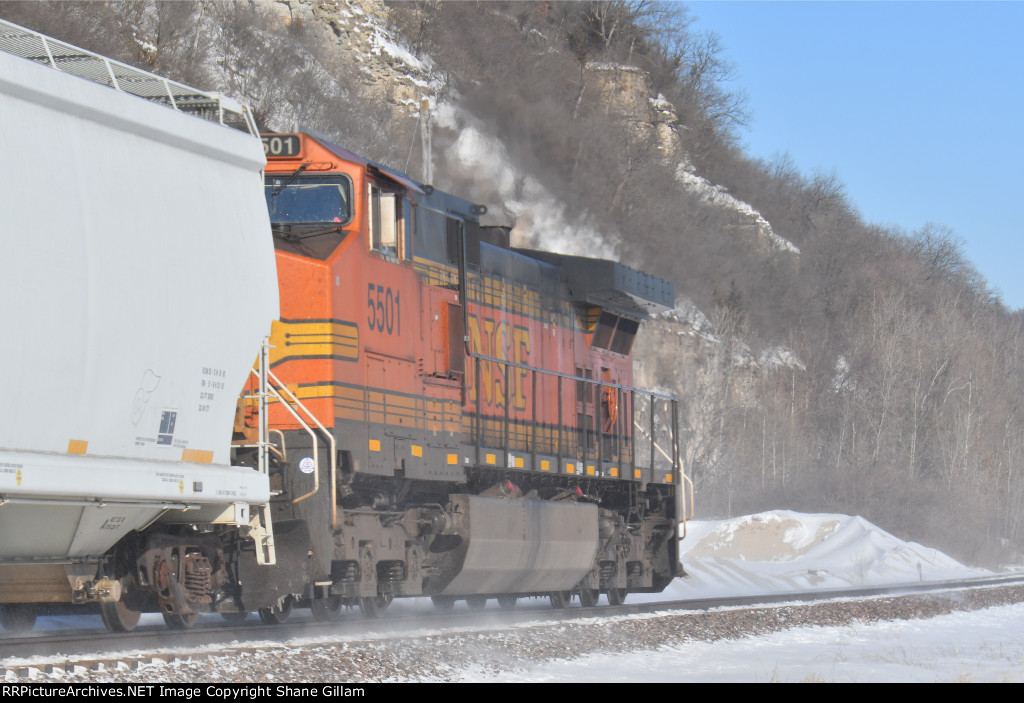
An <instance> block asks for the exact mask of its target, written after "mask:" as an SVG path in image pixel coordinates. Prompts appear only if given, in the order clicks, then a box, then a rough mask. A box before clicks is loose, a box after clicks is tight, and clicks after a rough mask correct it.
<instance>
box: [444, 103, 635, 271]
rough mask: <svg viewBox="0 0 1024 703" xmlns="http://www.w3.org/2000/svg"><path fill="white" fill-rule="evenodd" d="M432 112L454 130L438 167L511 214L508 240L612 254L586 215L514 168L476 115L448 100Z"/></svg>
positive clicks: (582, 253) (558, 249)
mask: <svg viewBox="0 0 1024 703" xmlns="http://www.w3.org/2000/svg"><path fill="white" fill-rule="evenodd" d="M434 118H435V122H436V124H437V125H438V126H439V127H443V128H445V129H449V130H452V131H453V132H455V134H456V137H455V141H454V142H453V143H452V144H451V146H449V147H448V148H447V149H446V150H445V152H444V158H445V163H444V170H445V171H447V172H448V173H449V174H458V175H461V176H463V177H468V178H469V179H470V180H472V182H473V183H474V186H475V188H476V192H475V193H474V197H475V198H476V199H480V198H481V196H484V197H486V198H487V201H486V204H487V205H488V206H489V207H491V208H492V212H494V208H495V206H499V205H500V206H502V207H503V208H504V210H505V212H506V214H507V216H508V217H510V218H511V219H512V222H511V224H513V229H512V245H513V246H521V247H532V248H538V249H544V250H545V251H553V252H556V253H559V254H572V255H576V256H590V257H597V258H605V259H615V260H618V247H617V246H616V245H615V244H614V243H612V242H610V241H609V239H610V238H609V237H607V236H605V234H604V233H602V232H601V231H600V229H598V227H597V226H596V224H595V223H594V222H592V221H591V218H590V217H589V215H588V214H586V213H583V214H582V215H580V216H577V217H575V218H573V217H572V216H571V215H569V214H568V213H567V212H566V208H565V205H564V204H563V203H561V202H560V201H559V200H557V199H556V198H555V197H554V196H553V195H552V194H551V193H550V192H549V191H548V190H547V189H546V188H544V186H543V185H542V184H541V183H540V182H539V181H537V180H536V179H535V178H532V177H530V176H528V175H526V174H523V173H522V172H520V171H519V170H517V169H516V168H515V166H514V165H513V164H512V160H511V159H510V158H509V156H508V151H507V150H506V149H505V145H504V144H503V143H502V142H501V140H500V139H498V138H497V137H494V136H492V135H489V134H487V132H486V131H485V129H484V128H483V126H482V125H481V124H480V122H479V120H477V119H476V118H475V117H473V116H472V115H470V114H469V113H467V112H466V111H465V110H463V109H462V108H461V107H459V106H457V105H454V104H452V103H448V102H445V103H439V104H438V105H437V107H436V111H435V114H434ZM503 224H510V223H508V222H505V223H503Z"/></svg>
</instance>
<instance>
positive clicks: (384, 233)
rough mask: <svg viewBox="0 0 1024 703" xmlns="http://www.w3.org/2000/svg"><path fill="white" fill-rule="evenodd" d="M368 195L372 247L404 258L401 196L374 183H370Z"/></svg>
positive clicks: (383, 252)
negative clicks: (382, 189) (387, 191)
mask: <svg viewBox="0 0 1024 703" xmlns="http://www.w3.org/2000/svg"><path fill="white" fill-rule="evenodd" d="M368 195H369V202H368V203H367V210H366V211H367V215H368V220H369V225H370V249H371V250H372V251H378V252H380V253H382V254H386V255H388V256H392V257H394V258H396V259H402V258H404V255H405V253H404V252H403V251H402V249H403V247H402V241H403V237H402V219H403V218H402V198H401V196H399V194H398V193H386V192H383V191H381V189H380V188H379V187H378V186H377V185H376V184H374V183H371V184H370V187H369V194H368Z"/></svg>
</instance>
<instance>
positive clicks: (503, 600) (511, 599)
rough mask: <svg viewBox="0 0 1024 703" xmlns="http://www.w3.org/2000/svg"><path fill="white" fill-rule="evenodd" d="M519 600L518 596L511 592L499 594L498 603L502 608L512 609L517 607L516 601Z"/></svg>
mask: <svg viewBox="0 0 1024 703" xmlns="http://www.w3.org/2000/svg"><path fill="white" fill-rule="evenodd" d="M517 600H519V598H518V597H517V596H514V595H512V594H510V593H506V594H504V595H501V596H498V605H499V606H500V607H501V609H502V610H512V609H513V608H515V607H516V601H517Z"/></svg>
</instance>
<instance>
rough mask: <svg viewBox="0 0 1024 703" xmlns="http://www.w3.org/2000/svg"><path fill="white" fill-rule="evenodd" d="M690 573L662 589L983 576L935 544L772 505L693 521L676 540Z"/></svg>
mask: <svg viewBox="0 0 1024 703" xmlns="http://www.w3.org/2000/svg"><path fill="white" fill-rule="evenodd" d="M680 551H681V559H682V562H683V568H684V569H686V572H687V574H689V576H688V578H686V579H677V580H676V581H675V582H674V583H672V584H671V585H670V586H669V589H668V590H667V591H666V595H668V594H671V595H672V596H674V597H676V598H695V597H703V596H712V595H720V596H722V595H736V596H740V595H756V594H760V593H785V592H789V591H801V590H806V589H810V588H814V589H825V588H828V589H831V588H842V587H846V586H866V585H881V584H889V583H906V582H909V581H941V580H944V579H950V578H955V577H958V576H964V577H968V576H985V575H987V574H989V572H988V571H986V570H984V569H974V568H970V567H966V566H964V565H962V564H960V563H959V562H957V561H955V560H953V559H951V558H950V557H948V556H946V555H945V554H943V553H942V552H939V551H937V550H935V549H929V548H927V547H923V546H921V545H920V544H916V543H914V542H904V541H903V540H900V539H898V538H896V537H894V536H893V535H891V534H889V533H888V532H886V531H885V530H882V529H881V528H879V527H877V526H875V525H872V524H871V523H870V522H868V521H867V520H865V519H864V518H861V517H850V516H848V515H829V514H813V515H810V514H803V513H794V512H790V511H785V510H776V511H772V512H767V513H759V514H757V515H747V516H745V517H739V518H734V519H731V520H721V521H691V522H689V523H688V524H687V526H686V538H685V539H684V540H683V541H682V543H681V544H680Z"/></svg>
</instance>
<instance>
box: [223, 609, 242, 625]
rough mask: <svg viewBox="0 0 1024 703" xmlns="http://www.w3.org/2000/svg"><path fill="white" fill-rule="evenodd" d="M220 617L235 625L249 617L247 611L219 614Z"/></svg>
mask: <svg viewBox="0 0 1024 703" xmlns="http://www.w3.org/2000/svg"><path fill="white" fill-rule="evenodd" d="M220 616H221V617H222V618H224V619H225V620H226V621H227V622H228V623H230V624H232V625H237V624H238V623H240V622H242V621H244V620H245V619H246V618H247V617H249V611H247V610H243V611H240V612H237V613H221V614H220Z"/></svg>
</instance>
